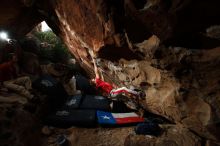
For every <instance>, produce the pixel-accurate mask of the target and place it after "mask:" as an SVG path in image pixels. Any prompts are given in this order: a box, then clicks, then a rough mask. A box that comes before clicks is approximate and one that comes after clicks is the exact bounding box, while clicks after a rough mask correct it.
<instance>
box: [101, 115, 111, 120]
mask: <svg viewBox="0 0 220 146" xmlns="http://www.w3.org/2000/svg"><path fill="white" fill-rule="evenodd" d="M102 118H103V119H105V120H110V117H108V116H106V115H105V116H102Z"/></svg>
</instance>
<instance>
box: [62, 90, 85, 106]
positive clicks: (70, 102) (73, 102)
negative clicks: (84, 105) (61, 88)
mask: <svg viewBox="0 0 220 146" xmlns="http://www.w3.org/2000/svg"><path fill="white" fill-rule="evenodd" d="M82 98H83V97H82V95H81V94H78V95H73V96H69V97H68V98H67V101H66V102H65V104H64V106H63V109H67V110H72V109H77V108H79V107H80V104H81V101H82Z"/></svg>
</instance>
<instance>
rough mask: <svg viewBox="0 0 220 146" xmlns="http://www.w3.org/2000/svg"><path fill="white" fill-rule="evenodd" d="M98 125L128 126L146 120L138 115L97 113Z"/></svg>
mask: <svg viewBox="0 0 220 146" xmlns="http://www.w3.org/2000/svg"><path fill="white" fill-rule="evenodd" d="M97 118H98V123H99V124H101V125H108V124H109V125H126V124H132V123H133V124H134V123H141V122H144V118H142V117H139V116H138V115H137V114H136V113H134V112H130V113H110V112H104V111H97Z"/></svg>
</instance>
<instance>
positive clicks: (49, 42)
mask: <svg viewBox="0 0 220 146" xmlns="http://www.w3.org/2000/svg"><path fill="white" fill-rule="evenodd" d="M34 36H35V37H36V38H37V39H38V40H39V41H40V42H41V46H43V47H41V48H40V52H39V56H40V57H41V58H42V59H44V60H50V61H52V62H55V63H56V62H60V63H65V62H66V61H67V60H69V59H70V58H71V55H70V53H69V50H68V49H67V47H66V45H65V44H64V43H63V42H62V40H61V39H60V38H59V37H57V36H56V35H55V34H54V33H53V32H52V31H46V32H37V33H35V34H34Z"/></svg>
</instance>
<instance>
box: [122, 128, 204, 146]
mask: <svg viewBox="0 0 220 146" xmlns="http://www.w3.org/2000/svg"><path fill="white" fill-rule="evenodd" d="M142 145H146V146H148V145H149V146H201V139H200V138H199V137H198V136H196V135H194V134H193V133H191V132H190V131H189V130H188V129H186V128H184V127H182V126H179V125H176V126H168V127H166V129H165V130H164V132H163V134H162V135H161V136H160V137H153V136H142V135H141V136H140V135H129V136H128V137H127V138H126V140H125V146H142Z"/></svg>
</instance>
